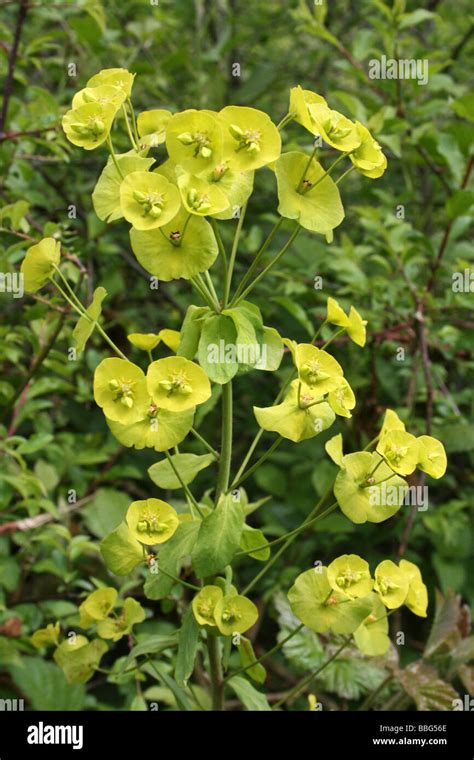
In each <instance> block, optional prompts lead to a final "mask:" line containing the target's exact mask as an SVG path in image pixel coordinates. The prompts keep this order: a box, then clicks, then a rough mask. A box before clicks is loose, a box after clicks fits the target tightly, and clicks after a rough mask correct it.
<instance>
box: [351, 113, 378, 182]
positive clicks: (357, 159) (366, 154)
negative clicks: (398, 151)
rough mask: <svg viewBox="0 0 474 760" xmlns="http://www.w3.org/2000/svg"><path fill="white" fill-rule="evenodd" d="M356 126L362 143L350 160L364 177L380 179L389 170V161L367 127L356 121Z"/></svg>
mask: <svg viewBox="0 0 474 760" xmlns="http://www.w3.org/2000/svg"><path fill="white" fill-rule="evenodd" d="M355 124H356V128H357V132H358V134H359V137H360V139H361V143H360V145H359V147H358V148H356V149H355V150H354V151H352V153H351V154H350V155H349V158H350V160H351V161H352V163H353V164H354V166H355V167H356V169H357V170H358V171H359V172H360V173H361V174H363V175H364V177H370V178H371V179H378V178H379V177H381V176H382V174H383V173H384V172H385V169H386V168H387V159H386V157H385V155H384V153H383V151H382V148H381V147H380V145H379V144H378V142H377V141H376V140H374V138H373V137H372V135H371V134H370V132H369V130H368V129H367V127H364V125H363V124H361V123H360V122H359V121H356V123H355Z"/></svg>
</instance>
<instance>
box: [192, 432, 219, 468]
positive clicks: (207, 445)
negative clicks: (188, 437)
mask: <svg viewBox="0 0 474 760" xmlns="http://www.w3.org/2000/svg"><path fill="white" fill-rule="evenodd" d="M190 432H191V433H192V435H193V436H194V437H195V438H197V440H198V441H201V443H202V445H203V446H205V448H206V449H207V450H208V451H209V453H210V454H212V455H213V457H214V459H216V460H217V461H219V452H218V451H216V450H215V449H213V448H212V446H211V444H210V443H208V442H207V441H206V439H205V438H203V436H202V435H201V434H200V433H198V431H197V430H195V429H194V428H191V430H190Z"/></svg>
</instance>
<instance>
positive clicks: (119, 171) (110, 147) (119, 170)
mask: <svg viewBox="0 0 474 760" xmlns="http://www.w3.org/2000/svg"><path fill="white" fill-rule="evenodd" d="M107 147H108V149H109V151H110V155H111V156H112V161H113V162H114V164H115V168H116V169H117V172H118V174H119V176H120V177H121V178H122V179H125V176H124V173H123V171H122V170H121V168H120V166H119V162H118V161H117V158H116V156H115V151H114V146H113V145H112V138H111V136H110V135H109V136H108V137H107Z"/></svg>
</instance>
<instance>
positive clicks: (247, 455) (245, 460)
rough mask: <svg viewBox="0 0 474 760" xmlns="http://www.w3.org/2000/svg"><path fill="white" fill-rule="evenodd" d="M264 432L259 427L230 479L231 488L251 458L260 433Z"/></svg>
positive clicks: (260, 435)
mask: <svg viewBox="0 0 474 760" xmlns="http://www.w3.org/2000/svg"><path fill="white" fill-rule="evenodd" d="M264 432H265V431H264V429H263V428H260V430H259V431H258V433H257V434H256V436H255V438H254V439H253V441H252V443H251V444H250V447H249V450H248V451H247V453H246V455H245V457H244V460H243V462H242V464H241V465H240V468H239V471H238V472H237V475H236V476H235V478H234V480H233V481H232V486H231V488H233V487H234V486H235V484H236V483H237V481H238V480H239V478H240V477H241V476H242V473H243V472H244V471H245V468H246V467H247V465H248V463H249V461H250V460H251V458H252V454H253V452H254V451H255V449H256V448H257V446H258V442H259V441H260V438H261V437H262V435H263V434H264Z"/></svg>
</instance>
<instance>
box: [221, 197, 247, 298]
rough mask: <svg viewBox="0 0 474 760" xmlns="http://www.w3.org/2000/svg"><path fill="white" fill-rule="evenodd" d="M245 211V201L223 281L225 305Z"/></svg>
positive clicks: (228, 294)
mask: <svg viewBox="0 0 474 760" xmlns="http://www.w3.org/2000/svg"><path fill="white" fill-rule="evenodd" d="M246 211H247V203H245V204H244V206H243V207H242V209H241V211H240V217H239V221H238V222H237V228H236V230H235V235H234V240H233V242H232V250H231V252H230V262H229V267H228V269H227V272H226V277H225V283H224V306H226V304H227V302H228V300H229V296H230V288H231V285H232V275H233V273H234V266H235V259H236V256H237V249H238V247H239V240H240V233H241V232H242V226H243V223H244V219H245V214H246Z"/></svg>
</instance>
